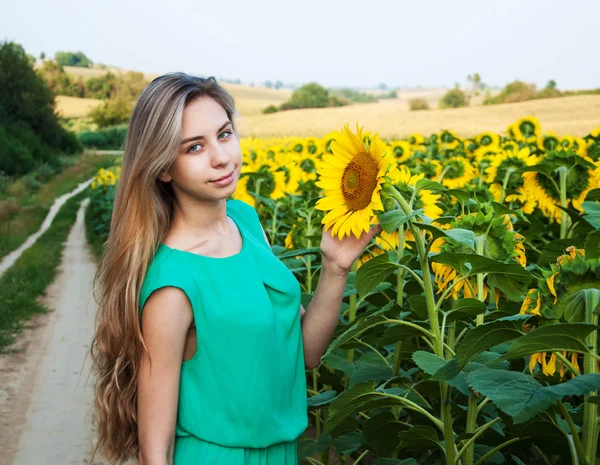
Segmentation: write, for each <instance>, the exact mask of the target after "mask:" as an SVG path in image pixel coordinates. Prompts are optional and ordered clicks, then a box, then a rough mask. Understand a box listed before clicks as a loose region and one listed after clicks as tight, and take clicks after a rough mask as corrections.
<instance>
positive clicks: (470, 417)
mask: <svg viewBox="0 0 600 465" xmlns="http://www.w3.org/2000/svg"><path fill="white" fill-rule="evenodd" d="M484 246H485V236H477V237H476V238H475V251H476V252H477V255H482V256H483V251H484ZM477 299H478V300H480V301H481V302H484V303H485V298H484V287H483V274H482V273H478V274H477ZM482 324H483V313H481V314H479V315H477V317H476V321H475V325H476V326H479V325H482ZM476 427H477V398H476V397H469V400H468V407H467V424H466V428H465V432H466V433H473V432H475V428H476ZM474 457H475V443H474V442H471V443H470V444H469V445H468V447H467V448H466V449H465V465H472V464H473V460H474Z"/></svg>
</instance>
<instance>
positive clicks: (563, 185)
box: [558, 166, 569, 239]
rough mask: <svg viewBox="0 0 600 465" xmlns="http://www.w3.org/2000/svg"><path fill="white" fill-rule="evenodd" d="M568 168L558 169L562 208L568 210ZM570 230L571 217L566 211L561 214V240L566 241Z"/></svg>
mask: <svg viewBox="0 0 600 465" xmlns="http://www.w3.org/2000/svg"><path fill="white" fill-rule="evenodd" d="M567 174H568V171H567V168H566V167H565V166H561V167H560V168H558V181H559V185H560V189H559V192H560V206H561V207H563V208H567ZM568 230H569V215H567V212H566V211H564V210H561V214H560V238H561V239H566V237H567V231H568Z"/></svg>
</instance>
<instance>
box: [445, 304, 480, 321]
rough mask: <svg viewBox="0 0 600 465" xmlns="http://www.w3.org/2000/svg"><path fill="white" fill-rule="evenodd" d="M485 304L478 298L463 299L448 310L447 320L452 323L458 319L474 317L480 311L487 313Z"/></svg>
mask: <svg viewBox="0 0 600 465" xmlns="http://www.w3.org/2000/svg"><path fill="white" fill-rule="evenodd" d="M485 310H486V307H485V304H484V303H483V302H482V301H480V300H477V299H470V298H467V299H461V300H459V301H458V303H457V304H456V305H455V306H454V307H453V308H452V310H450V311H449V312H448V316H447V317H446V320H447V321H448V322H449V323H451V322H453V321H456V320H460V319H463V318H472V317H475V316H477V315H479V314H480V313H485Z"/></svg>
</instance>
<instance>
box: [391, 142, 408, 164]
mask: <svg viewBox="0 0 600 465" xmlns="http://www.w3.org/2000/svg"><path fill="white" fill-rule="evenodd" d="M390 149H391V153H392V154H393V155H394V157H395V159H396V163H404V162H405V161H406V160H408V159H409V158H410V157H411V155H412V153H413V151H412V147H411V146H410V144H409V143H408V142H406V141H404V140H396V141H392V142H391V143H390Z"/></svg>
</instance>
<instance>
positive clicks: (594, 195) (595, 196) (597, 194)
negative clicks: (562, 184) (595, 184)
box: [585, 189, 600, 202]
mask: <svg viewBox="0 0 600 465" xmlns="http://www.w3.org/2000/svg"><path fill="white" fill-rule="evenodd" d="M585 201H586V202H598V201H600V189H592V190H591V191H589V192H588V193H587V195H586V196H585Z"/></svg>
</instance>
